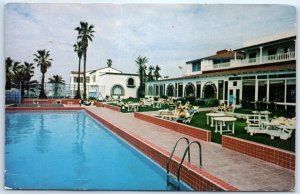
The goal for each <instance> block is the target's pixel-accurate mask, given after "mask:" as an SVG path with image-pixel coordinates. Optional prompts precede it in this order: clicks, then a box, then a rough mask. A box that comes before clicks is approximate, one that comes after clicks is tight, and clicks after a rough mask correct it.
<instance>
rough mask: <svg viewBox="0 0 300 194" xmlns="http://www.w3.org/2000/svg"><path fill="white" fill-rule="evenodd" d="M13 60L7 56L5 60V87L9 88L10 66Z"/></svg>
mask: <svg viewBox="0 0 300 194" xmlns="http://www.w3.org/2000/svg"><path fill="white" fill-rule="evenodd" d="M13 62H14V61H13V60H12V59H11V58H10V57H7V58H6V60H5V74H6V76H5V77H6V83H5V89H6V90H10V89H11V85H12V84H11V79H12V76H13V72H12V67H13Z"/></svg>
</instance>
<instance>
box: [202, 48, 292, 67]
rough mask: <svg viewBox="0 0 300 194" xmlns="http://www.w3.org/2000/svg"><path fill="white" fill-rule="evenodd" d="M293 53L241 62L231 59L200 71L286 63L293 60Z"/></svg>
mask: <svg viewBox="0 0 300 194" xmlns="http://www.w3.org/2000/svg"><path fill="white" fill-rule="evenodd" d="M295 59H296V56H295V52H287V53H281V54H276V55H268V56H262V58H260V57H256V58H248V59H243V60H239V59H237V60H234V59H232V60H231V61H230V62H227V63H218V64H212V65H209V64H207V65H205V66H203V69H202V71H209V70H216V69H228V68H234V67H244V66H250V65H258V64H266V63H274V62H281V61H288V60H295Z"/></svg>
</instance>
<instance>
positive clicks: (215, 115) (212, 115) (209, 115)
mask: <svg viewBox="0 0 300 194" xmlns="http://www.w3.org/2000/svg"><path fill="white" fill-rule="evenodd" d="M224 116H225V113H223V112H216V113H207V114H206V118H207V125H209V117H210V118H211V124H210V126H211V127H213V126H214V118H215V117H224Z"/></svg>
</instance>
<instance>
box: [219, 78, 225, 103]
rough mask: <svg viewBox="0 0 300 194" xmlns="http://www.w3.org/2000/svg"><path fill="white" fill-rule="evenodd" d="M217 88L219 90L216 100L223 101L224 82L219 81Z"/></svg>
mask: <svg viewBox="0 0 300 194" xmlns="http://www.w3.org/2000/svg"><path fill="white" fill-rule="evenodd" d="M218 88H219V91H218V99H219V100H223V92H224V81H223V80H219V84H218Z"/></svg>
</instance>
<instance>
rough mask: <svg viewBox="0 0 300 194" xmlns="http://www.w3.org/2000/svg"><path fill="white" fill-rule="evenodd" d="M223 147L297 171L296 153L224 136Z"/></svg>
mask: <svg viewBox="0 0 300 194" xmlns="http://www.w3.org/2000/svg"><path fill="white" fill-rule="evenodd" d="M222 146H223V147H224V148H228V149H231V150H234V151H237V152H240V153H243V154H246V155H249V156H252V157H255V158H259V159H261V160H264V161H267V162H270V163H273V164H276V165H279V166H282V167H284V168H287V169H290V170H295V157H296V155H295V153H293V152H289V151H285V150H282V149H278V148H274V147H271V146H267V145H263V144H260V143H255V142H252V141H248V140H243V139H240V138H235V137H231V136H227V135H223V136H222Z"/></svg>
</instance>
